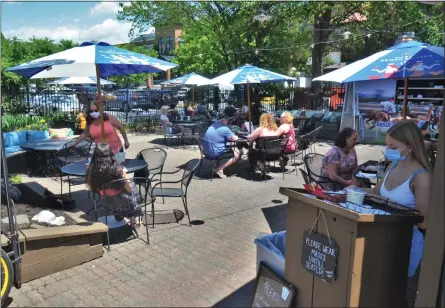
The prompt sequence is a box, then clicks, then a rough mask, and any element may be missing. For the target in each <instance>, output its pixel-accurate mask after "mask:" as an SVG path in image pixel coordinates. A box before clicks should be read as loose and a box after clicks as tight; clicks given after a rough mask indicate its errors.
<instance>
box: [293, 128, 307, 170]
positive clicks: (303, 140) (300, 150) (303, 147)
mask: <svg viewBox="0 0 445 308" xmlns="http://www.w3.org/2000/svg"><path fill="white" fill-rule="evenodd" d="M310 137H311V136H310V134H306V135H302V136H300V137H298V138H296V141H297V148H296V150H295V152H294V153H293V155H292V161H293V163H294V166H295V174H296V175H298V168H297V167H298V166H299V165H302V164H303V162H302V161H301V162H299V163H297V157H298V156H299V155H301V157H302V159H303V157H304V156H305V155H306V151H307V150H308V149H309V147H310ZM300 170H301V169H300Z"/></svg>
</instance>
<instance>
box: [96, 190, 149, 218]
mask: <svg viewBox="0 0 445 308" xmlns="http://www.w3.org/2000/svg"><path fill="white" fill-rule="evenodd" d="M141 203H142V196H141V194H140V193H139V191H138V189H137V187H136V185H135V183H134V182H131V191H130V192H129V191H127V190H126V189H125V187H122V188H117V189H112V188H107V189H105V190H101V191H100V199H99V201H98V205H99V206H102V207H103V208H105V207H107V208H108V213H109V214H110V215H121V216H125V217H135V216H142V211H141V207H140V205H141Z"/></svg>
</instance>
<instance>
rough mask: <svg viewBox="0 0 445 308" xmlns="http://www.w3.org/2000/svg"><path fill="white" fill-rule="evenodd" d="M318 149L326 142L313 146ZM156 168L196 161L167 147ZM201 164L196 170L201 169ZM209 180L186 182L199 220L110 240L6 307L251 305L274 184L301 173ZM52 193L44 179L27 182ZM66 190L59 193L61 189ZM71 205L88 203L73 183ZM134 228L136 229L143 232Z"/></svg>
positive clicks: (279, 225) (280, 208)
mask: <svg viewBox="0 0 445 308" xmlns="http://www.w3.org/2000/svg"><path fill="white" fill-rule="evenodd" d="M152 139H153V136H131V137H130V142H131V147H130V149H129V151H128V153H127V157H134V156H135V155H136V154H137V153H138V152H139V151H140V150H142V149H144V148H147V147H151V146H153V145H154V144H153V143H150V141H152ZM316 148H317V152H319V153H325V152H326V151H327V149H329V145H327V144H325V143H320V144H317V147H316ZM381 149H382V147H379V146H358V147H357V152H358V156H359V159H360V161H366V160H368V159H376V158H378V157H379V156H380V154H381V153H380V151H381ZM167 152H168V156H167V161H166V165H165V168H164V170H166V171H170V170H174V168H175V167H176V166H179V165H181V164H183V163H185V162H187V161H188V160H189V159H192V158H198V157H199V150H198V149H196V150H194V149H193V148H187V149H182V148H168V149H167ZM208 166H209V165H208V164H205V165H204V166H203V171H202V174H203V176H204V175H206V174H207V175H208V174H209V171H210V169H209V167H208ZM240 169H244V170H246V166H243V165H240V166H236V167H235V168H232V170H234V171H233V172H234V173H235V175H234V176H232V177H230V178H227V179H219V178H218V177H217V176H215V179H214V180H213V182H210V181H209V180H208V179H205V178H204V179H203V178H200V177H196V178H195V179H193V181H192V183H191V185H190V187H189V210H190V214H191V217H192V220H203V221H204V224H202V225H194V226H192V227H189V226H188V225H187V222H186V221H187V218H186V217H185V218H184V219H183V220H182V221H181V222H180V223H179V224H176V223H173V224H168V225H156V226H155V228H154V229H151V228H150V229H149V232H150V245H148V246H147V245H146V244H145V243H144V242H143V241H142V240H140V239H131V240H129V241H126V242H124V243H120V244H115V245H112V248H111V252H105V253H104V256H103V257H102V258H100V259H97V260H94V261H92V262H89V263H85V264H82V265H80V266H77V267H75V268H71V269H68V270H65V271H62V272H59V273H56V274H53V275H50V276H46V277H43V278H40V279H37V280H34V281H31V282H29V283H25V284H23V286H22V288H21V289H20V290H13V291H12V294H11V296H12V298H13V301H12V303H11V305H10V306H11V307H31V306H33V307H53V306H54V307H56V306H57V307H93V306H94V307H99V306H104V307H105V306H107V307H117V306H119V307H122V306H132V307H136V306H140V307H149V306H170V307H171V306H188V307H203V306H206V307H208V306H214V305H216V306H219V307H247V306H250V305H251V296H252V294H253V284H254V283H253V279H254V278H255V274H256V247H255V244H254V243H253V241H254V239H255V237H256V236H257V234H258V233H260V232H271V231H273V232H276V231H280V230H284V221H285V217H284V213H285V209H286V206H287V205H286V201H287V199H286V198H285V197H284V196H282V195H280V194H279V193H278V189H279V187H280V186H291V187H297V186H301V184H302V183H303V179H302V177H301V175H300V174H299V175H298V176H296V175H295V172H294V173H291V174H286V176H285V179H284V180H282V178H281V174H280V173H275V174H272V175H273V179H271V180H268V181H267V182H264V181H260V180H258V176H257V177H253V176H252V178H253V179H254V180H247V179H246V175H247V172H246V171H243V172H236V170H240ZM26 180H30V181H38V182H39V183H40V184H41V185H43V186H44V187H47V188H48V189H50V190H52V191H54V192H59V189H60V188H59V187H60V186H59V185H60V184H59V183H58V182H56V181H54V180H52V179H31V178H28V179H26ZM66 191H67V190H66ZM74 196H75V198H76V200H77V205H78V206H79V207H82V208H85V209H86V208H89V207H91V203H90V202H91V201H90V200H88V199H87V198H86V190H85V187H84V186H78V187H74ZM156 206H157V209H172V208H178V209H181V210H183V207H182V203H181V201H180V200H175V199H166V201H165V204H162V202H157V203H156ZM143 230H145V228H141V229H140V233H142V236H141V237H142V238H143V233H144V232H145V231H143Z"/></svg>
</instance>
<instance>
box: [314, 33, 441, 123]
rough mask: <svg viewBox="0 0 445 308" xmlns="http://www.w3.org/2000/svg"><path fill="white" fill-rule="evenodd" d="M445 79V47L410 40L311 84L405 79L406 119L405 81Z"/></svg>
mask: <svg viewBox="0 0 445 308" xmlns="http://www.w3.org/2000/svg"><path fill="white" fill-rule="evenodd" d="M443 76H444V48H443V47H440V46H431V45H429V44H426V43H422V42H418V41H415V40H412V39H410V38H407V39H405V41H403V42H401V43H399V44H396V45H394V46H392V47H390V48H388V49H386V50H383V51H380V52H378V53H375V54H373V55H371V56H369V57H367V58H365V59H362V60H359V61H356V62H354V63H351V64H349V65H347V66H344V67H342V68H340V69H338V70H335V71H333V72H330V73H328V74H325V75H322V76H320V77H317V78H314V79H313V81H332V82H339V83H352V82H356V81H364V80H378V79H404V82H405V83H404V100H403V105H404V106H403V107H404V108H403V116H404V117H406V110H407V91H408V78H424V79H428V78H432V77H443Z"/></svg>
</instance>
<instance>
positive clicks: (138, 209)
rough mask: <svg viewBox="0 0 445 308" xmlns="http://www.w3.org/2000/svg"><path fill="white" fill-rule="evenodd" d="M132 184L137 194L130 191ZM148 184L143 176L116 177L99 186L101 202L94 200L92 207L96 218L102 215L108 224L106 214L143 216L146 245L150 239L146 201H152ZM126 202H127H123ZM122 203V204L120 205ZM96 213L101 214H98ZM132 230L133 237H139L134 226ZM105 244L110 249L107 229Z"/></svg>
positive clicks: (148, 181) (122, 216) (147, 180)
mask: <svg viewBox="0 0 445 308" xmlns="http://www.w3.org/2000/svg"><path fill="white" fill-rule="evenodd" d="M132 185H135V186H136V188H137V192H138V195H137V196H134V195H133V193H132V191H131V188H132ZM149 185H150V180H149V179H147V178H143V177H133V178H124V179H118V180H113V181H110V182H107V183H105V184H103V185H102V187H101V192H102V193H101V195H102V196H101V199H100V200H101V204H100V205H99V206H98V205H97V201H96V200H95V201H94V208H93V209H92V211H94V213H95V217H96V220H98V219H99V217H104V220H105V224H106V225H108V216H110V215H114V216H117V217H121V218H122V219H124V217H129V216H135V217H139V219H140V218H141V217H142V216H144V218H145V230H146V232H147V245H148V244H149V243H150V239H149V233H148V219H147V217H148V216H147V203H151V202H154V198H153V197H152V196H151V195H150V194H149V190H150V189H149ZM107 191H111V192H113V193H114V192H116V191H117V194H110V195H107ZM124 194H126V196H125V197H123V195H124ZM126 202H128V204H125V203H126ZM122 205H124V206H123V207H122ZM125 205H128V206H131V208H126V206H125ZM119 207H121V208H119ZM142 208H143V209H144V212H143V211H142ZM90 212H91V211H90ZM88 214H89V212H88ZM98 214H99V215H103V216H98ZM132 231H133V233H134V235H135V238H136V237H139V234H138V232H137V230H136V229H135V228H133V229H132ZM107 245H108V247H107V250H108V251H110V233H109V231H108V230H107Z"/></svg>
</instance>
